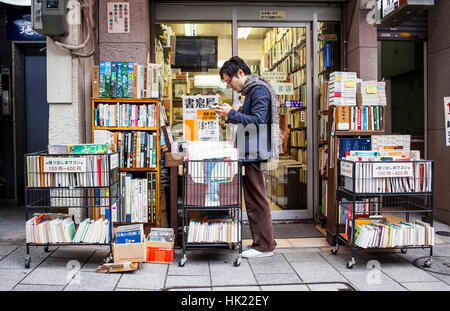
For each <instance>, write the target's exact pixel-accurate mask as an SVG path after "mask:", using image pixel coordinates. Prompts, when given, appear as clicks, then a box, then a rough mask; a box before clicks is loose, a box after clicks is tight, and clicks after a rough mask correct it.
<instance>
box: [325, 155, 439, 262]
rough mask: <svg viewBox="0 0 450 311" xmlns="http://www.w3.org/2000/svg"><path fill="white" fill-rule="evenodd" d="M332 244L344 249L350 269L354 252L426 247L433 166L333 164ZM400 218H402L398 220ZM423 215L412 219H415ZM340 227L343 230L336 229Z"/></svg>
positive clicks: (423, 162)
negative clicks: (334, 213) (348, 254)
mask: <svg viewBox="0 0 450 311" xmlns="http://www.w3.org/2000/svg"><path fill="white" fill-rule="evenodd" d="M337 167H338V184H337V185H338V189H337V202H338V206H337V207H338V213H337V217H336V233H337V234H336V236H337V239H336V246H335V248H333V249H332V251H331V252H332V254H334V255H336V254H337V252H338V249H339V243H338V241H342V242H343V243H344V244H345V245H347V246H349V247H350V248H351V251H352V258H351V260H350V261H349V262H348V263H347V268H349V269H351V268H352V267H353V266H354V265H355V263H356V262H355V252H356V250H357V249H361V248H364V249H401V251H402V252H403V253H406V252H407V249H408V248H429V250H430V256H429V258H428V259H427V260H426V261H425V262H424V266H426V267H431V263H432V256H433V245H434V228H433V161H429V160H420V161H349V160H344V159H342V160H339V161H338V164H337ZM402 215H403V216H404V218H402V217H400V216H402ZM420 216H424V217H422V218H420V220H418V217H420ZM342 226H344V228H342Z"/></svg>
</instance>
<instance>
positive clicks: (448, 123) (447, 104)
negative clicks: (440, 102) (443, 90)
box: [444, 97, 450, 146]
mask: <svg viewBox="0 0 450 311" xmlns="http://www.w3.org/2000/svg"><path fill="white" fill-rule="evenodd" d="M444 114H445V138H446V140H445V142H446V145H447V146H450V97H444Z"/></svg>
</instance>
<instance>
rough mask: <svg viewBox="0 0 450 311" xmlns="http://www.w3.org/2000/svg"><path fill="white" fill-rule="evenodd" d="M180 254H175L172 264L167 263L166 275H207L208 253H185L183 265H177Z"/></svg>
mask: <svg viewBox="0 0 450 311" xmlns="http://www.w3.org/2000/svg"><path fill="white" fill-rule="evenodd" d="M182 257H183V255H182V254H176V255H175V256H174V259H173V264H171V265H169V272H168V275H208V276H209V255H205V254H195V253H194V254H190V253H187V261H186V263H185V265H184V266H183V267H180V266H179V260H180V259H181V258H182Z"/></svg>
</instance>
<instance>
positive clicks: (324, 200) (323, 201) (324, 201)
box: [320, 179, 328, 217]
mask: <svg viewBox="0 0 450 311" xmlns="http://www.w3.org/2000/svg"><path fill="white" fill-rule="evenodd" d="M321 186H322V192H321V197H320V211H321V213H322V215H323V216H325V217H327V206H328V180H327V179H322V180H321Z"/></svg>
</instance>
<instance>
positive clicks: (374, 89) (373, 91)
mask: <svg viewBox="0 0 450 311" xmlns="http://www.w3.org/2000/svg"><path fill="white" fill-rule="evenodd" d="M376 93H377V87H376V85H368V86H366V94H376Z"/></svg>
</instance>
